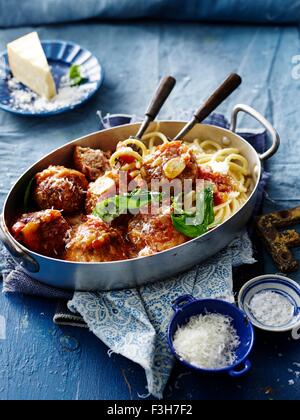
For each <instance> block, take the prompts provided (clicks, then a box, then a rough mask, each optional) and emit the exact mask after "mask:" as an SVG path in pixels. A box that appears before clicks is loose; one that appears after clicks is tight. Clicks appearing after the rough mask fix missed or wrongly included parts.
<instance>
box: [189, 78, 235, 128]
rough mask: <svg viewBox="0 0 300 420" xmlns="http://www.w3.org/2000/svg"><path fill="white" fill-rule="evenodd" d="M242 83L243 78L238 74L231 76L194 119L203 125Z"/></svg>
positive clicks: (198, 111)
mask: <svg viewBox="0 0 300 420" xmlns="http://www.w3.org/2000/svg"><path fill="white" fill-rule="evenodd" d="M241 83H242V78H241V77H240V76H239V75H238V74H236V73H232V74H230V75H229V76H228V77H227V79H226V80H225V81H224V82H223V83H222V84H221V86H219V87H218V89H217V90H216V91H215V92H214V93H213V94H212V95H211V96H210V97H209V98H208V99H207V100H206V101H205V103H204V104H203V105H202V106H201V107H200V108H199V109H198V110H197V111H196V112H195V114H194V117H195V118H196V120H197V121H198V122H199V123H201V122H202V121H203V120H205V118H207V117H208V116H209V115H210V114H211V113H212V112H213V111H214V110H215V109H216V108H217V107H218V106H219V105H220V104H221V103H222V102H223V101H225V99H227V98H228V96H229V95H231V94H232V92H234V91H235V90H236V89H237V88H238V87H239V86H240V84H241Z"/></svg>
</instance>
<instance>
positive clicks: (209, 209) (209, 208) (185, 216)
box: [172, 187, 215, 238]
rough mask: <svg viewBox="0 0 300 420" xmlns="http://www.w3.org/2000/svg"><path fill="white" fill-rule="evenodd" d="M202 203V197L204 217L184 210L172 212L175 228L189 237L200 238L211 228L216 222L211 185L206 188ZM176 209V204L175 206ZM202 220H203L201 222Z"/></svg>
mask: <svg viewBox="0 0 300 420" xmlns="http://www.w3.org/2000/svg"><path fill="white" fill-rule="evenodd" d="M202 200H204V202H203V201H202V204H201V198H200V199H199V201H200V204H201V206H203V212H204V214H202V216H203V217H199V214H194V215H191V214H190V213H188V212H184V211H182V212H181V213H179V214H172V222H173V226H174V227H175V229H176V230H177V231H178V232H180V233H182V234H183V235H185V236H187V237H188V238H198V236H201V235H203V234H204V233H206V232H207V231H208V230H209V227H210V225H212V224H213V223H214V220H215V215H214V196H213V190H212V188H211V187H207V188H205V190H204V192H203V197H202ZM175 209H176V206H175ZM199 220H201V222H199Z"/></svg>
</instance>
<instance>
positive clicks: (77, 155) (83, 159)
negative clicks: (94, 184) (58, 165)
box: [74, 146, 111, 181]
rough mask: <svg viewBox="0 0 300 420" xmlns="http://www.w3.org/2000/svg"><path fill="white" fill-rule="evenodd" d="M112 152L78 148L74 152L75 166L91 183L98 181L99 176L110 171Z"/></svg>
mask: <svg viewBox="0 0 300 420" xmlns="http://www.w3.org/2000/svg"><path fill="white" fill-rule="evenodd" d="M110 157H111V152H102V150H99V149H90V148H89V147H80V146H76V147H75V150H74V166H75V168H76V169H77V170H78V171H80V172H82V173H83V174H84V175H85V176H86V177H87V179H88V180H89V181H96V179H97V178H99V176H102V175H104V174H105V172H106V171H108V170H110V165H109V159H110Z"/></svg>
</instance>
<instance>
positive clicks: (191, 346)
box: [173, 313, 240, 369]
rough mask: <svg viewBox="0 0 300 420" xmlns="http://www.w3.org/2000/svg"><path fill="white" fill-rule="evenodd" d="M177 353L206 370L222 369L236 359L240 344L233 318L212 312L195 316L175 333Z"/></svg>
mask: <svg viewBox="0 0 300 420" xmlns="http://www.w3.org/2000/svg"><path fill="white" fill-rule="evenodd" d="M173 345H174V348H175V351H176V353H177V354H178V355H179V356H180V357H181V358H182V359H183V360H185V361H187V362H189V363H191V364H193V365H195V366H197V367H200V368H203V369H222V368H225V367H228V366H231V365H233V364H234V362H235V361H236V354H235V351H236V350H237V348H238V346H239V345H240V340H239V337H238V335H237V332H236V330H235V329H234V327H233V325H232V319H231V318H229V317H226V316H224V315H221V314H213V313H208V314H205V315H199V316H194V317H192V318H191V319H190V320H189V322H188V323H187V324H186V325H184V326H182V327H180V328H179V329H178V330H177V331H176V333H175V336H174V340H173Z"/></svg>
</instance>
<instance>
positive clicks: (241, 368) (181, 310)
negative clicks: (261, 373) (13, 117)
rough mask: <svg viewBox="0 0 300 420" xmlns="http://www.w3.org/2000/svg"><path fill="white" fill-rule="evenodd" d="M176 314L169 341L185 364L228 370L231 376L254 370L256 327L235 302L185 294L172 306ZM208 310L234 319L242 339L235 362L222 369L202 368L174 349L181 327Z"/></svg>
mask: <svg viewBox="0 0 300 420" xmlns="http://www.w3.org/2000/svg"><path fill="white" fill-rule="evenodd" d="M172 308H173V310H174V311H175V314H174V316H173V318H172V320H171V323H170V325H169V330H168V342H169V346H170V349H171V352H172V353H173V355H174V356H175V357H176V358H177V359H178V360H179V361H180V362H181V363H182V364H184V365H185V366H187V367H188V368H190V369H195V370H197V371H198V372H201V373H210V374H211V373H213V374H216V373H227V374H229V375H230V376H232V377H235V378H237V377H240V376H243V375H245V374H246V373H247V372H248V371H249V370H250V369H251V363H250V361H249V360H248V357H249V355H250V353H251V351H252V349H253V345H254V328H253V326H252V324H251V323H250V322H249V320H248V318H247V316H246V315H245V313H244V312H242V311H241V310H239V309H238V308H237V307H236V306H235V305H233V304H231V303H228V302H225V301H223V300H216V299H199V300H197V299H195V298H193V296H191V295H184V296H181V297H179V298H178V299H176V301H175V302H174V303H173V305H172ZM206 313H218V314H222V315H225V316H229V317H230V318H232V319H233V326H234V328H235V329H236V331H237V334H238V336H239V338H240V342H241V343H240V346H239V347H238V349H237V351H236V356H237V359H236V362H235V363H234V364H233V365H231V366H227V367H226V368H222V369H202V368H200V367H198V366H194V365H192V364H191V363H189V362H187V361H186V360H183V359H182V358H181V357H180V356H179V355H178V354H177V353H176V351H175V349H174V346H173V337H174V335H175V333H176V331H177V330H178V328H179V327H182V326H183V325H185V324H187V322H188V321H189V320H190V318H191V317H192V316H197V315H201V314H203V315H204V314H206Z"/></svg>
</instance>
